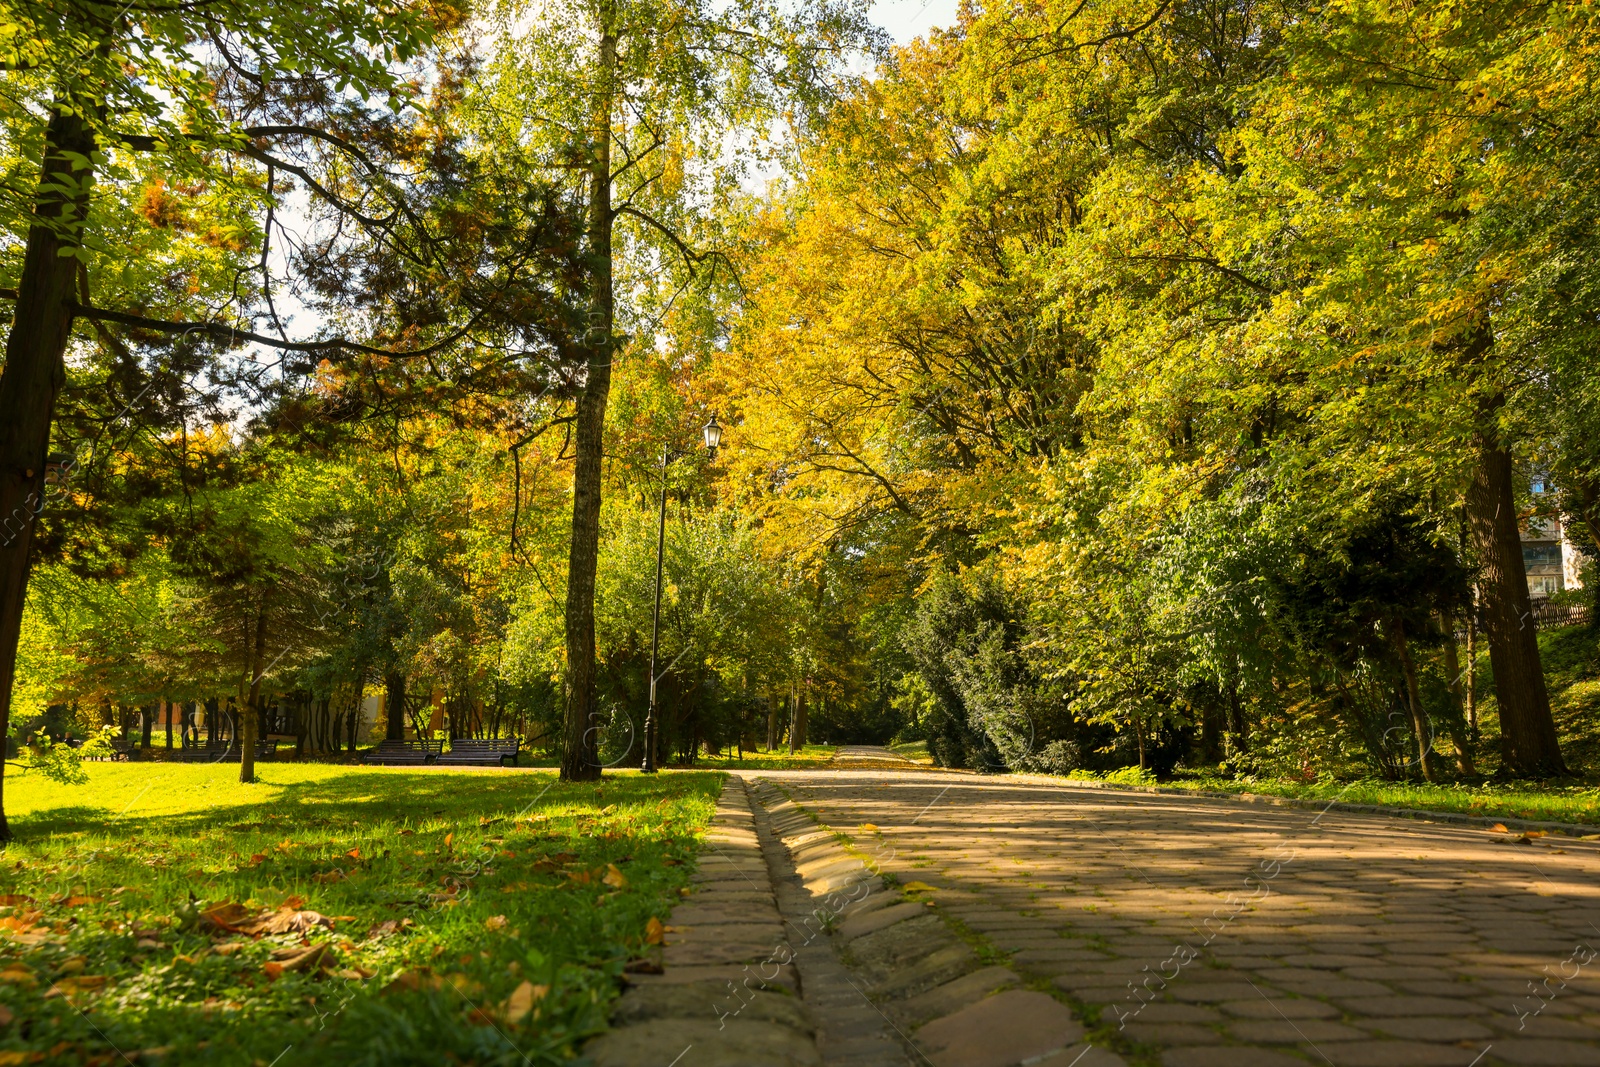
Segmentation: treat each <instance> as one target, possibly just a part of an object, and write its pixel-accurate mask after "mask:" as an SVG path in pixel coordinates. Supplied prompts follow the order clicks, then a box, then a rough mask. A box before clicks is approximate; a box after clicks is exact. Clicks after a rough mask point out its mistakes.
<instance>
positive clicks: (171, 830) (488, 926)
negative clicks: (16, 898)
mask: <svg viewBox="0 0 1600 1067" xmlns="http://www.w3.org/2000/svg"><path fill="white" fill-rule="evenodd" d="M268 774H269V783H270V781H271V779H270V771H269V772H268ZM719 780H720V776H718V775H715V774H705V773H702V774H665V775H661V776H659V777H656V778H642V777H623V778H615V779H608V780H605V781H602V782H599V783H582V784H562V783H558V782H556V781H555V778H554V776H553V775H538V776H534V775H524V774H505V773H484V774H479V773H473V772H467V773H454V772H445V773H438V772H433V771H396V770H384V771H375V772H365V773H363V772H353V773H350V774H340V775H336V776H333V777H329V778H325V779H321V780H315V781H305V782H288V783H285V784H281V785H279V784H275V783H274V784H272V788H273V792H272V793H271V794H270V795H268V796H263V797H262V799H259V800H252V801H247V802H236V803H226V804H216V805H212V806H207V807H204V808H202V809H200V810H195V811H192V812H184V813H181V814H177V815H162V816H160V817H159V818H151V817H141V818H114V817H111V816H110V815H109V814H108V812H107V811H105V810H104V809H97V808H90V807H84V806H72V807H58V808H52V809H46V810H43V811H40V812H36V813H35V814H33V815H30V816H28V817H27V818H26V819H25V820H23V823H24V826H25V840H24V842H23V843H22V845H20V846H19V848H20V850H21V851H22V853H23V854H24V855H26V856H27V857H28V860H29V862H28V864H27V865H25V866H24V865H18V866H17V867H15V868H0V883H3V884H0V892H8V893H9V892H15V893H18V894H22V895H25V896H27V897H29V898H31V899H32V900H33V901H34V903H30V904H27V905H25V907H24V908H21V909H18V910H19V911H22V912H26V913H31V912H32V911H33V910H35V909H37V910H38V911H39V912H41V913H42V914H41V915H39V916H36V919H37V926H36V931H37V932H39V933H43V934H44V935H45V936H44V939H43V940H42V941H39V942H38V943H34V944H15V943H11V944H8V943H6V942H4V941H0V964H5V965H7V966H10V965H12V964H13V963H15V964H16V965H19V966H21V967H23V968H26V969H27V970H28V971H29V972H30V973H31V974H32V975H34V976H36V977H35V980H34V981H33V982H32V983H28V982H15V983H9V982H8V983H5V984H0V1003H3V1004H4V1005H5V1006H6V1007H7V1008H8V1009H9V1010H10V1011H11V1012H12V1013H13V1015H14V1017H15V1018H16V1019H17V1020H18V1021H19V1025H17V1026H14V1027H12V1028H10V1029H9V1030H7V1031H0V1052H6V1051H17V1052H25V1053H27V1054H29V1055H32V1054H34V1053H47V1054H48V1055H49V1056H50V1057H52V1058H53V1059H54V1061H55V1062H91V1061H94V1058H95V1057H97V1056H100V1057H104V1058H105V1062H122V1061H121V1060H120V1059H119V1058H118V1055H119V1054H129V1055H132V1054H133V1053H136V1052H137V1051H138V1050H141V1049H146V1048H162V1049H165V1050H167V1051H166V1053H165V1054H164V1057H163V1058H162V1060H161V1061H160V1062H163V1063H165V1064H169V1065H172V1064H180V1063H250V1062H264V1063H274V1062H276V1063H278V1067H289V1065H291V1064H296V1063H307V1064H313V1063H315V1064H320V1063H330V1062H337V1063H384V1064H388V1063H396V1064H400V1063H419V1064H420V1063H429V1064H437V1063H440V1062H452V1061H454V1062H469V1063H484V1064H488V1063H506V1064H511V1063H552V1064H553V1063H563V1062H569V1061H570V1058H571V1056H572V1055H573V1054H574V1053H575V1051H576V1049H577V1046H578V1044H579V1043H580V1042H581V1040H582V1038H583V1037H584V1036H585V1035H587V1034H590V1033H593V1032H595V1030H596V1029H597V1028H599V1027H602V1026H603V1025H604V1021H605V1014H606V1010H607V1007H608V1005H609V1003H610V1000H611V998H612V997H613V996H614V995H615V993H616V991H617V988H618V982H619V979H620V976H621V969H622V966H623V964H624V963H625V962H626V960H627V959H629V958H630V957H631V956H633V955H635V954H637V953H638V952H640V951H641V950H642V949H643V944H644V936H645V931H646V924H647V922H648V920H649V919H651V918H660V919H663V920H664V919H665V918H666V916H667V914H668V913H669V911H670V908H671V905H672V902H673V901H675V900H676V899H677V891H678V889H679V888H680V887H681V886H682V885H683V884H684V883H685V882H686V880H687V878H688V874H689V872H690V871H691V870H692V869H693V861H694V858H695V855H696V851H697V848H696V842H695V834H696V832H697V829H698V827H699V825H700V824H701V820H703V819H704V818H705V817H707V816H708V815H709V813H710V809H711V806H712V800H713V798H714V797H715V795H716V792H717V785H718V782H719ZM193 785H194V783H190V788H191V789H192V791H193V792H194V793H195V795H196V805H197V807H198V806H199V805H202V804H204V803H205V801H204V799H203V796H202V795H201V794H200V791H199V790H198V789H196V788H193ZM519 815H527V816H529V817H530V818H529V820H524V821H518V819H517V817H518V816H519ZM191 895H192V896H193V897H195V898H200V899H202V900H207V901H211V902H213V903H214V902H219V901H252V902H253V903H251V905H250V907H251V908H252V910H253V909H255V908H259V907H267V908H271V907H274V906H277V905H279V904H280V903H281V902H283V901H285V900H286V899H292V898H294V897H303V898H304V903H303V904H298V905H297V906H303V907H306V908H310V909H314V910H316V911H318V912H320V913H322V914H324V915H327V916H334V917H337V918H336V920H335V923H334V929H333V931H331V932H329V931H324V930H321V929H313V930H312V931H311V934H310V936H311V937H312V938H313V939H314V940H326V941H328V943H329V944H331V945H334V946H335V951H336V953H337V956H338V961H339V962H338V966H339V968H340V969H341V970H344V969H347V968H361V969H362V971H363V972H365V973H366V975H367V976H366V977H361V976H360V974H359V973H358V972H356V971H353V970H352V971H351V972H350V974H351V975H356V976H355V977H351V976H350V975H344V976H341V975H340V974H339V973H337V972H333V973H318V972H317V971H315V970H312V971H310V972H309V973H296V972H284V973H282V974H277V975H275V976H274V975H271V974H269V968H268V963H269V962H270V956H271V954H272V953H273V952H274V951H277V952H283V951H292V950H293V949H294V946H295V945H296V944H297V943H298V942H299V938H298V937H297V936H294V935H291V936H288V937H279V938H270V937H269V938H265V939H259V940H256V939H250V938H240V937H235V936H231V935H229V934H227V933H226V932H225V931H217V930H207V929H205V928H204V927H203V924H199V923H197V922H196V921H195V919H194V917H193V915H192V914H187V913H192V912H193V910H194V909H192V908H189V906H188V902H189V900H190V899H191ZM74 901H79V903H74ZM385 922H390V923H393V924H403V925H401V926H399V927H398V928H396V929H395V930H393V932H390V933H381V932H380V933H374V931H375V930H378V929H380V927H381V924H383V923H385ZM221 946H228V947H230V951H228V952H226V953H219V952H218V951H217V948H218V947H221ZM73 961H77V962H75V963H74V962H73ZM401 973H412V974H422V975H424V976H425V978H424V979H423V980H421V981H420V982H419V984H417V985H415V986H414V987H406V986H401V987H398V988H393V989H389V990H387V991H385V990H384V987H385V986H386V985H387V983H389V982H390V981H391V980H392V979H394V978H395V976H396V975H398V974H401ZM64 975H90V976H96V981H98V982H102V983H103V984H101V985H95V986H91V987H89V988H87V989H85V990H82V991H79V992H76V993H72V992H70V991H69V995H68V996H61V995H59V992H58V991H57V987H56V986H55V985H54V984H53V983H56V982H57V981H58V980H61V979H62V977H63V976H64ZM523 981H531V982H534V983H537V984H538V985H541V986H545V987H547V988H548V990H549V991H548V993H547V994H545V995H544V996H543V997H542V998H541V1000H540V1012H539V1013H536V1014H535V1015H533V1016H530V1017H528V1018H525V1019H522V1020H521V1021H520V1022H519V1023H518V1024H516V1025H513V1024H512V1023H511V1022H509V1021H507V1020H506V1019H505V1018H504V1015H503V1012H502V1011H501V1009H500V1008H499V1007H498V1005H501V1004H503V1003H505V1000H506V998H507V997H508V996H509V995H510V994H511V992H512V991H513V990H514V989H515V988H516V987H517V986H518V984H519V983H521V982H523ZM67 988H69V990H70V984H69V986H68V987H67ZM53 991H55V992H57V995H55V996H49V995H48V994H49V993H51V992H53ZM61 1056H66V1057H67V1058H66V1059H60V1057H61ZM133 1058H134V1059H140V1058H139V1057H137V1056H134V1057H133ZM19 1062H22V1061H19ZM140 1062H142V1059H141V1060H140Z"/></svg>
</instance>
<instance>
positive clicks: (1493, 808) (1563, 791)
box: [1007, 773, 1600, 837]
mask: <svg viewBox="0 0 1600 1067" xmlns="http://www.w3.org/2000/svg"><path fill="white" fill-rule="evenodd" d="M1007 777H1013V778H1018V779H1034V780H1038V781H1044V782H1049V783H1051V784H1053V785H1062V786H1071V787H1074V788H1080V789H1112V790H1121V791H1124V792H1132V793H1159V794H1168V795H1173V796H1195V797H1210V798H1213V799H1218V800H1236V801H1240V802H1242V803H1248V804H1269V805H1278V806H1287V807H1295V808H1306V809H1316V810H1319V811H1320V810H1322V809H1324V808H1327V807H1329V806H1331V807H1332V810H1334V811H1347V812H1355V813H1361V814H1377V815H1392V816H1395V817H1398V818H1407V819H1423V820H1433V821H1438V822H1450V823H1462V824H1467V825H1472V826H1485V827H1493V826H1496V825H1503V826H1504V827H1505V828H1506V829H1507V830H1508V831H1524V830H1526V831H1534V832H1539V833H1563V834H1567V835H1571V836H1578V837H1592V836H1594V835H1600V789H1597V788H1595V787H1594V786H1572V787H1556V788H1551V787H1548V786H1543V785H1541V784H1540V783H1530V782H1510V783H1486V784H1484V785H1479V786H1473V785H1460V786H1454V785H1437V786H1425V785H1421V784H1415V783H1407V782H1388V781H1383V780H1379V779H1359V780H1356V781H1352V782H1307V783H1301V782H1281V781H1267V782H1259V781H1258V782H1237V781H1228V780H1225V779H1224V780H1212V779H1207V780H1203V781H1201V782H1196V783H1193V784H1184V783H1182V782H1181V781H1180V782H1166V783H1157V782H1155V781H1146V780H1140V778H1138V777H1136V776H1135V775H1132V774H1123V775H1120V776H1115V777H1104V778H1086V777H1081V776H1077V775H1053V774H1032V773H1018V774H1012V775H1008V776H1007ZM1530 809H1533V810H1532V812H1531V813H1530ZM1541 815H1558V816H1559V815H1569V816H1574V817H1573V818H1541V817H1540V816H1541ZM1579 817H1581V818H1579ZM1584 820H1587V821H1584Z"/></svg>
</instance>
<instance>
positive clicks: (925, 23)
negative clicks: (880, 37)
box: [872, 0, 957, 44]
mask: <svg viewBox="0 0 1600 1067" xmlns="http://www.w3.org/2000/svg"><path fill="white" fill-rule="evenodd" d="M956 7H957V0H877V2H876V3H874V4H873V5H872V21H873V22H876V23H877V24H878V25H879V26H882V27H883V28H884V29H885V30H888V31H889V35H890V36H892V37H893V38H894V39H895V43H896V44H905V43H906V42H907V41H910V40H912V39H913V38H916V37H921V36H922V35H923V34H925V33H927V32H928V30H930V29H931V28H933V27H934V26H954V25H955V22H956Z"/></svg>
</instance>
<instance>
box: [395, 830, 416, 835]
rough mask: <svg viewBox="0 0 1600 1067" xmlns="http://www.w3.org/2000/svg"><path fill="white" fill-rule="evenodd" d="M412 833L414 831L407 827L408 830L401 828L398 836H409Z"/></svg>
mask: <svg viewBox="0 0 1600 1067" xmlns="http://www.w3.org/2000/svg"><path fill="white" fill-rule="evenodd" d="M414 833H416V831H415V830H409V829H408V830H401V831H400V832H399V834H398V836H400V837H410V836H411V835H412V834H414Z"/></svg>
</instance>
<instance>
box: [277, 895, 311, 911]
mask: <svg viewBox="0 0 1600 1067" xmlns="http://www.w3.org/2000/svg"><path fill="white" fill-rule="evenodd" d="M305 906H306V898H305V897H303V896H301V895H300V894H298V893H296V894H294V895H293V896H288V897H284V898H283V903H282V904H279V905H278V907H280V908H303V907H305Z"/></svg>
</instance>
